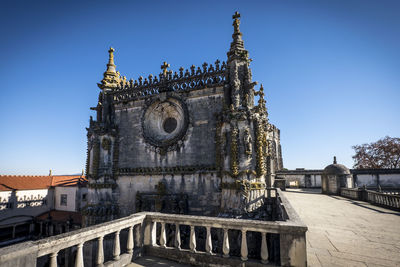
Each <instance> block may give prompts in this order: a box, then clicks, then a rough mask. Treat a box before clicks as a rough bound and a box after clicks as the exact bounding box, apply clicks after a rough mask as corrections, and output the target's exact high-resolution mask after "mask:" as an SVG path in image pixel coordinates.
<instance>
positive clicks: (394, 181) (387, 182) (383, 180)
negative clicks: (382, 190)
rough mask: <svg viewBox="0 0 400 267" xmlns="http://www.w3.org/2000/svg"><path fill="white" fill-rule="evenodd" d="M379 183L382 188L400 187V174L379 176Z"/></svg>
mask: <svg viewBox="0 0 400 267" xmlns="http://www.w3.org/2000/svg"><path fill="white" fill-rule="evenodd" d="M379 183H380V185H381V186H393V187H400V173H393V174H379Z"/></svg>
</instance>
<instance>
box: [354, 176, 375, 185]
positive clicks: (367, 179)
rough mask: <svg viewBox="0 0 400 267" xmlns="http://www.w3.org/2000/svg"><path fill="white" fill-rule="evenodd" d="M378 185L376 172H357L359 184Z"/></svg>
mask: <svg viewBox="0 0 400 267" xmlns="http://www.w3.org/2000/svg"><path fill="white" fill-rule="evenodd" d="M364 185H365V186H377V184H376V175H375V174H357V186H358V187H362V186H364Z"/></svg>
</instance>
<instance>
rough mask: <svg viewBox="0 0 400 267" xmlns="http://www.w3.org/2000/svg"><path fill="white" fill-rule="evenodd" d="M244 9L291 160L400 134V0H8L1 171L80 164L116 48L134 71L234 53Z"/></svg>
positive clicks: (3, 10)
mask: <svg viewBox="0 0 400 267" xmlns="http://www.w3.org/2000/svg"><path fill="white" fill-rule="evenodd" d="M236 10H238V11H239V12H240V13H241V15H242V19H241V31H242V32H243V39H244V41H245V47H246V49H247V50H248V51H249V53H250V57H251V58H252V59H253V62H252V63H251V68H252V71H253V79H254V80H255V81H258V82H259V83H263V85H264V88H265V91H266V100H267V107H268V111H269V117H270V121H271V122H272V123H273V124H275V125H276V126H277V127H278V128H280V129H281V144H282V149H283V151H282V152H283V159H284V165H285V167H286V168H289V169H294V168H299V167H303V168H307V169H311V168H324V167H325V166H326V165H327V164H330V163H331V161H332V158H333V156H334V155H336V156H337V158H338V161H339V162H340V163H343V164H345V165H347V166H348V167H351V166H352V164H353V161H352V158H351V156H352V155H353V153H354V152H353V150H352V148H351V146H352V145H356V144H362V143H366V142H372V141H376V140H378V139H379V138H382V137H384V136H386V135H389V136H392V137H394V136H396V137H399V136H400V123H399V122H400V119H399V115H400V103H399V102H400V49H399V44H400V16H399V15H398V14H399V13H400V1H389V0H384V1H366V0H363V1H361V0H360V1H355V0H343V1H311V0H310V1H298V0H296V1H294V0H293V1H114V2H112V1H86V2H83V1H79V2H78V1H2V2H1V3H0V23H1V25H2V26H1V27H0V34H1V35H0V36H1V42H0V51H1V55H2V56H1V60H0V73H1V74H0V77H1V79H0V81H1V89H0V90H1V97H0V115H1V116H0V125H1V131H0V147H1V150H0V151H1V153H0V173H1V174H47V173H48V170H49V169H53V173H55V174H70V173H79V172H80V171H81V169H82V168H84V165H85V157H86V130H85V127H88V121H89V116H90V115H94V113H93V111H90V110H89V107H91V106H95V105H96V101H97V95H98V92H99V89H98V88H97V86H96V83H97V82H99V81H100V80H101V79H102V74H103V72H104V71H105V68H106V63H107V57H108V55H107V50H108V48H109V47H110V46H113V47H114V48H115V49H116V52H115V63H116V65H117V69H118V70H119V71H120V72H121V74H123V75H126V76H127V77H129V78H134V79H136V78H137V77H138V76H140V75H142V76H146V77H147V76H148V75H149V74H150V73H152V74H158V73H159V72H160V71H161V70H160V65H161V63H162V62H163V61H167V62H168V63H170V64H171V69H172V70H178V68H179V67H180V66H183V67H185V68H186V67H189V66H190V65H192V64H195V65H196V66H199V65H201V64H202V63H203V62H214V61H215V60H216V59H220V60H221V61H222V60H226V52H227V51H228V49H229V44H230V41H231V34H232V31H233V29H232V19H231V17H232V14H233V13H234V11H236Z"/></svg>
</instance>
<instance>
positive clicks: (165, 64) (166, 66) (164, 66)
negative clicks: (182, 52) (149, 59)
mask: <svg viewBox="0 0 400 267" xmlns="http://www.w3.org/2000/svg"><path fill="white" fill-rule="evenodd" d="M169 67H170V65H169V64H168V63H167V62H165V61H164V63H163V64H162V65H161V69H162V70H163V74H164V76H167V72H168V70H167V69H168V68H169Z"/></svg>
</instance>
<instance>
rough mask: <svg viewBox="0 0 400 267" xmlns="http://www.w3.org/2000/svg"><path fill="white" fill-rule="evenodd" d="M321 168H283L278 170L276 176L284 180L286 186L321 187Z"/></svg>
mask: <svg viewBox="0 0 400 267" xmlns="http://www.w3.org/2000/svg"><path fill="white" fill-rule="evenodd" d="M322 171H323V170H305V169H296V170H285V171H278V172H277V173H276V178H281V179H285V180H286V187H307V188H310V187H311V188H312V187H321V176H322Z"/></svg>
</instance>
